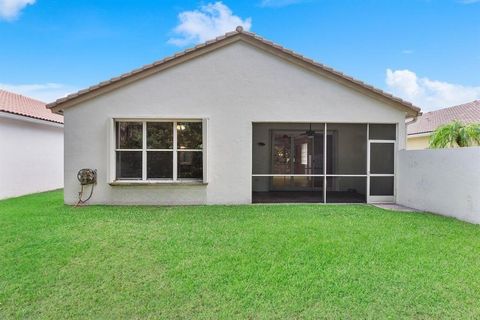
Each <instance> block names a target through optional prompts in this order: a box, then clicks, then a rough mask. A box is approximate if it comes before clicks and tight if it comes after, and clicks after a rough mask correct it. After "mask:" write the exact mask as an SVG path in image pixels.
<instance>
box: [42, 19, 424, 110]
mask: <svg viewBox="0 0 480 320" xmlns="http://www.w3.org/2000/svg"><path fill="white" fill-rule="evenodd" d="M239 40H244V41H246V42H248V43H250V44H252V45H254V46H256V47H260V48H261V49H264V50H266V51H268V52H271V53H273V54H275V55H277V56H281V57H282V58H285V59H286V60H289V61H290V62H293V63H295V64H297V65H301V66H303V67H305V68H307V69H310V70H312V71H315V72H317V73H321V74H322V75H323V76H326V77H329V78H331V79H333V80H335V81H337V82H341V83H343V84H344V85H346V86H348V87H351V88H353V89H356V90H358V91H361V92H363V93H364V94H367V95H369V96H371V97H373V98H376V99H379V100H381V101H383V102H385V103H387V104H390V105H392V106H394V107H397V108H400V109H402V110H404V111H405V112H406V117H416V116H418V115H419V114H420V108H419V107H416V106H414V105H413V104H411V103H409V102H407V101H404V100H402V99H400V98H397V97H394V96H393V95H391V94H389V93H386V92H384V91H382V90H380V89H377V88H375V87H373V86H371V85H368V84H366V83H364V82H362V81H360V80H357V79H354V78H352V77H350V76H347V75H345V74H343V73H341V72H339V71H336V70H334V69H332V68H330V67H327V66H325V65H323V64H320V63H318V62H315V61H313V60H312V59H309V58H306V57H304V56H302V55H300V54H298V53H296V52H294V51H291V50H289V49H286V48H283V47H282V46H280V45H277V44H275V43H273V42H271V41H268V40H265V39H263V38H261V37H259V36H257V35H256V34H254V33H251V32H246V31H243V29H241V28H237V29H236V31H233V32H229V33H227V34H225V35H223V36H221V37H217V38H216V39H214V40H210V41H207V42H205V43H202V44H199V45H197V46H195V47H193V48H190V49H187V50H185V51H182V52H180V53H177V54H175V55H173V56H170V57H167V58H165V59H163V60H160V61H156V62H154V63H152V64H149V65H145V66H143V67H141V68H139V69H135V70H133V71H131V72H129V73H126V74H123V75H121V76H119V77H116V78H112V79H110V80H108V81H104V82H101V83H99V84H97V85H94V86H92V87H89V88H87V89H84V90H80V91H78V92H77V93H74V94H71V95H69V96H67V97H64V98H61V99H58V100H56V101H55V102H52V103H50V104H48V105H47V108H49V109H51V110H52V112H54V113H57V114H63V110H64V109H66V108H69V107H72V106H74V105H76V104H79V103H81V102H84V101H86V100H89V99H92V98H94V97H96V96H99V95H101V94H103V93H106V92H109V91H111V90H114V89H116V88H119V87H122V86H124V85H126V84H129V83H131V82H134V81H137V80H139V79H142V78H145V77H148V76H150V75H152V74H155V73H157V72H160V71H162V70H165V69H168V68H171V67H173V66H175V65H178V64H180V63H183V62H185V61H188V60H190V59H193V58H195V57H198V56H201V55H203V54H206V53H208V52H210V51H213V50H215V49H217V48H220V47H223V46H226V45H228V44H231V43H233V42H236V41H239Z"/></svg>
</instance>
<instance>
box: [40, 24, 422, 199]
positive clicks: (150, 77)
mask: <svg viewBox="0 0 480 320" xmlns="http://www.w3.org/2000/svg"><path fill="white" fill-rule="evenodd" d="M48 107H49V108H51V109H52V111H53V112H55V113H58V114H63V115H64V117H65V123H66V125H65V203H67V204H74V203H76V202H77V197H78V191H79V189H80V184H79V182H78V181H77V172H78V170H79V169H82V168H92V169H97V170H98V182H97V184H96V185H95V189H94V192H93V197H92V198H91V200H90V203H99V204H248V203H252V202H394V201H395V196H396V186H397V179H396V172H397V161H396V159H397V151H398V150H400V149H405V141H406V128H405V119H406V117H415V116H417V115H418V113H419V111H420V109H419V108H417V107H415V106H413V105H412V104H410V103H408V102H405V101H403V100H401V99H398V98H395V97H393V96H391V95H389V94H387V93H384V92H382V91H380V90H378V89H375V88H373V87H372V86H369V85H366V84H364V83H363V82H360V81H358V80H355V79H353V78H351V77H349V76H346V75H344V74H342V73H340V72H338V71H335V70H333V69H331V68H329V67H327V66H324V65H322V64H319V63H316V62H314V61H312V60H311V59H308V58H305V57H303V56H301V55H299V54H297V53H294V52H292V51H290V50H288V49H284V48H282V47H281V46H279V45H276V44H273V43H272V42H270V41H267V40H264V39H262V38H260V37H258V36H257V35H255V34H252V33H250V32H245V31H243V30H242V29H241V28H237V30H236V31H234V32H231V33H227V34H226V35H225V36H221V37H218V38H217V39H215V40H213V41H208V42H206V43H204V44H201V45H198V46H196V47H195V48H193V49H189V50H186V51H184V52H181V53H178V54H176V55H175V56H172V57H168V58H166V59H164V60H161V61H158V62H154V63H152V64H150V65H147V66H144V67H143V68H140V69H137V70H134V71H132V72H130V73H127V74H124V75H122V76H119V77H117V78H113V79H110V80H108V81H105V82H102V83H100V84H98V85H96V86H93V87H90V88H88V89H85V90H82V91H79V92H78V93H75V94H72V95H69V96H67V97H65V98H62V99H59V100H57V101H56V102H54V103H52V104H50V105H49V106H48Z"/></svg>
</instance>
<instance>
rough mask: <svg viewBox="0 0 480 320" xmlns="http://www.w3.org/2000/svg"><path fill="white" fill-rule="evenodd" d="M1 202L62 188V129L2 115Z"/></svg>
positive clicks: (50, 124)
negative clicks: (4, 199) (5, 199)
mask: <svg viewBox="0 0 480 320" xmlns="http://www.w3.org/2000/svg"><path fill="white" fill-rule="evenodd" d="M0 150H1V151H0V153H1V156H0V199H3V198H10V197H15V196H20V195H24V194H29V193H34V192H40V191H47V190H52V189H58V188H61V187H62V186H63V126H62V125H59V124H55V123H51V122H47V121H41V120H35V119H31V118H27V117H22V116H14V115H10V114H7V113H3V112H0Z"/></svg>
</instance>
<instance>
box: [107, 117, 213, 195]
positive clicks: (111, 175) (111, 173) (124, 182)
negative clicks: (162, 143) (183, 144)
mask: <svg viewBox="0 0 480 320" xmlns="http://www.w3.org/2000/svg"><path fill="white" fill-rule="evenodd" d="M117 122H142V128H143V129H142V130H143V132H142V134H143V135H142V144H143V145H142V149H118V148H116V134H117V133H116V123H117ZM147 122H171V123H173V148H172V149H148V150H147V139H146V136H147V126H146V124H147ZM177 122H202V149H179V148H178V146H177V130H176V127H177ZM109 123H110V124H109V126H110V129H109V135H108V136H109V153H108V154H109V156H108V165H109V170H108V181H107V182H108V183H109V184H110V185H112V186H128V185H205V184H207V183H208V179H207V177H208V174H207V167H208V164H207V139H208V137H207V132H208V131H207V130H208V129H207V128H208V119H207V118H157V117H155V118H153V117H152V118H150V117H139V118H132V117H113V118H112V119H111V120H110V121H109ZM127 150H128V151H141V152H142V179H141V180H134V179H119V180H117V179H116V152H117V151H127ZM148 151H169V152H172V153H173V155H172V156H173V166H172V167H173V168H172V170H173V175H172V176H173V178H172V179H147V152H148ZM179 151H193V152H202V156H203V168H202V169H203V179H178V177H177V165H178V163H177V158H178V152H179Z"/></svg>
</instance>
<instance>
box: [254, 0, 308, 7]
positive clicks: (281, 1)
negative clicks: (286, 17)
mask: <svg viewBox="0 0 480 320" xmlns="http://www.w3.org/2000/svg"><path fill="white" fill-rule="evenodd" d="M300 2H305V0H262V1H261V2H260V6H261V7H272V8H278V7H286V6H289V5H291V4H296V3H300Z"/></svg>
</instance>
